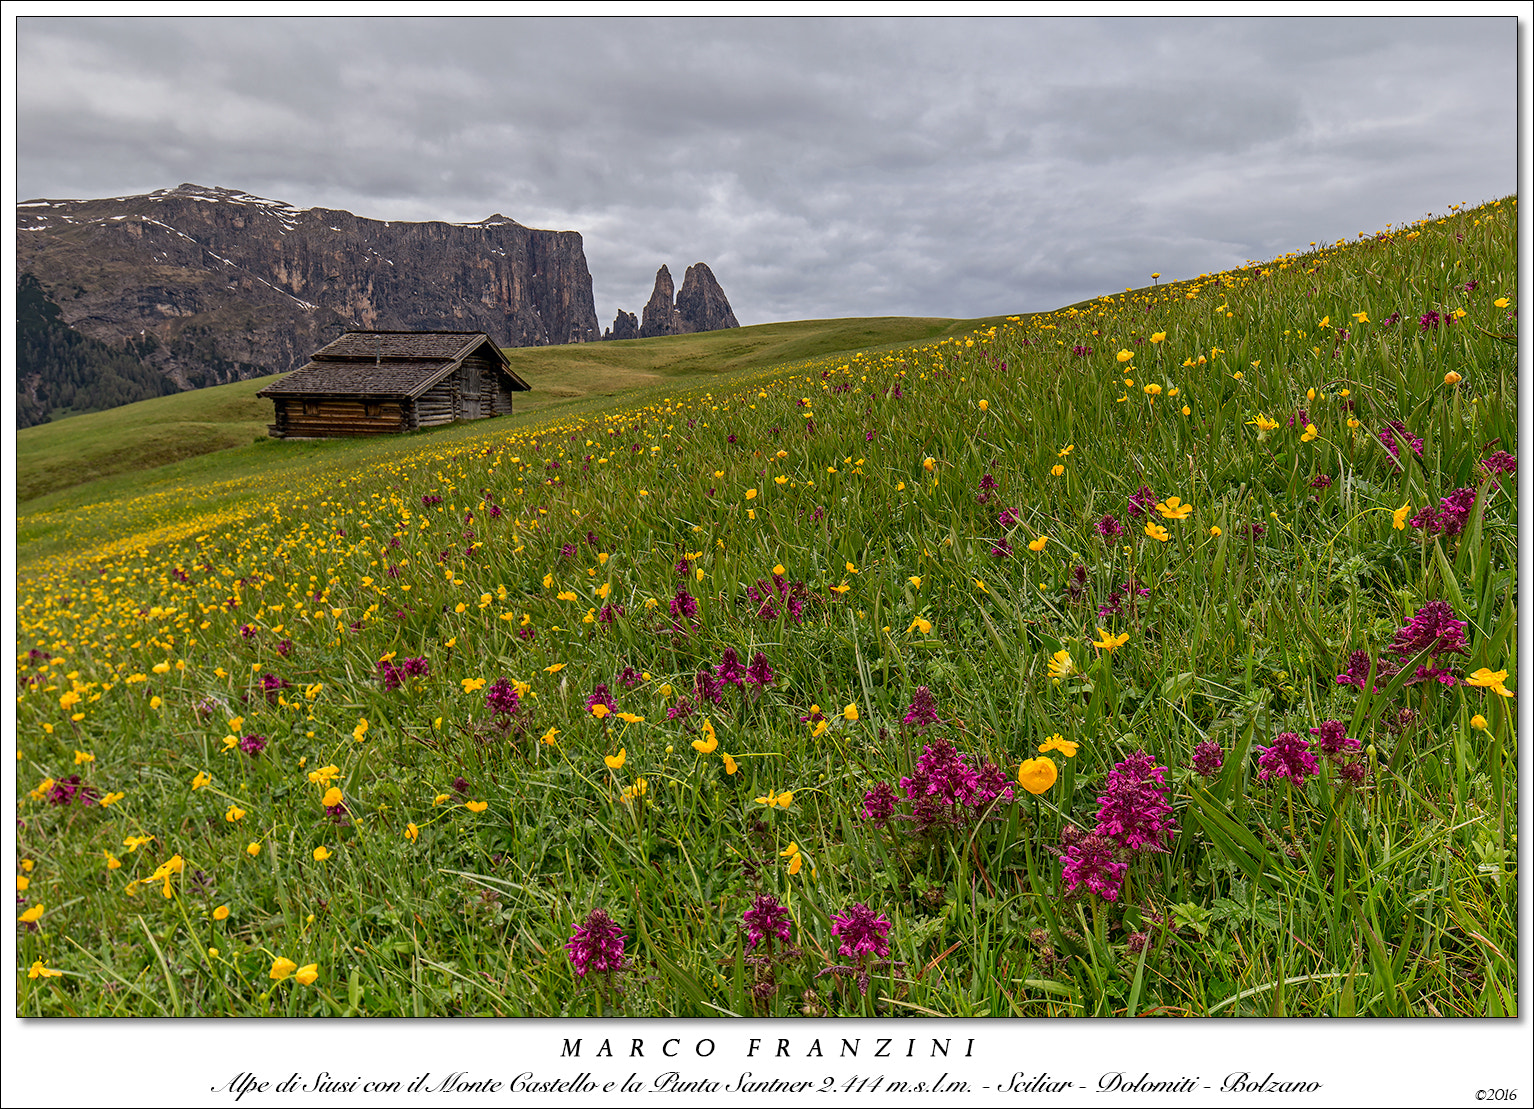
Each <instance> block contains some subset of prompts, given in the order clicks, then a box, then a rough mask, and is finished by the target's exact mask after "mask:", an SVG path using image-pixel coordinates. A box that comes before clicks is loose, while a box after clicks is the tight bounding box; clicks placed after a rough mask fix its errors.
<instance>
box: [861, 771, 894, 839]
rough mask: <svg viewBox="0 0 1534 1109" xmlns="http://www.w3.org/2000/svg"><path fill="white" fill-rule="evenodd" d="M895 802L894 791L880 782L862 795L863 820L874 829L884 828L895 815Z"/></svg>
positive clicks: (887, 784) (886, 783) (888, 785)
mask: <svg viewBox="0 0 1534 1109" xmlns="http://www.w3.org/2000/svg"><path fill="white" fill-rule="evenodd" d="M895 800H896V798H895V791H894V790H893V789H892V788H890V784H889V783H888V782H880V783H879V784H878V785H876V786H874V788H873V789H871V790H869V791H868V792H867V793H865V794H863V812H862V817H863V819H864V820H867V821H869V822H870V823H871V824H873V826H874V827H875V828H882V827H884V826H885V825H886V824H888V823H889V820H890V817H892V816H894V815H895Z"/></svg>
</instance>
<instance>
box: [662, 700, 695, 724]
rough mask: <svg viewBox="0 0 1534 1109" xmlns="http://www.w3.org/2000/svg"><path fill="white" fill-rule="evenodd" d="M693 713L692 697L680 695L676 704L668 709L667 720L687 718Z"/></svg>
mask: <svg viewBox="0 0 1534 1109" xmlns="http://www.w3.org/2000/svg"><path fill="white" fill-rule="evenodd" d="M691 715H692V698H691V697H678V698H677V699H676V704H674V705H672V706H671V707H670V708H668V709H667V710H666V719H667V720H685V719H687V718H688V717H689V716H691Z"/></svg>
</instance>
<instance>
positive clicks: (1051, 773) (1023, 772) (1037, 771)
mask: <svg viewBox="0 0 1534 1109" xmlns="http://www.w3.org/2000/svg"><path fill="white" fill-rule="evenodd" d="M1059 777H1060V770H1059V768H1058V767H1057V766H1055V763H1054V760H1053V759H1047V758H1042V757H1041V758H1037V759H1024V760H1023V764H1022V765H1021V766H1019V767H1018V768H1017V784H1018V785H1020V786H1022V787H1023V788H1024V789H1026V790H1027V791H1028V792H1029V793H1032V794H1040V793H1044V792H1045V791H1047V790H1048V789H1049V787H1050V786H1052V785H1054V784H1055V782H1056V781H1057V780H1058V779H1059Z"/></svg>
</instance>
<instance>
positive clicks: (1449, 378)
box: [1443, 370, 1465, 385]
mask: <svg viewBox="0 0 1534 1109" xmlns="http://www.w3.org/2000/svg"><path fill="white" fill-rule="evenodd" d="M1464 380H1465V379H1464V378H1463V377H1461V376H1460V375H1459V374H1457V373H1455V372H1454V371H1453V370H1450V371H1449V372H1448V373H1446V374H1444V375H1443V383H1444V384H1445V385H1458V384H1459V383H1460V382H1461V381H1464Z"/></svg>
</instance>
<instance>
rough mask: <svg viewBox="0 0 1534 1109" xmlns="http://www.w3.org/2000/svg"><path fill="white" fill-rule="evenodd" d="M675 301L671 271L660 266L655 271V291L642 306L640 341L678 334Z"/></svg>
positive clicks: (679, 319) (679, 318)
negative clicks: (642, 320)
mask: <svg viewBox="0 0 1534 1109" xmlns="http://www.w3.org/2000/svg"><path fill="white" fill-rule="evenodd" d="M675 299H676V286H674V285H673V284H672V283H671V271H670V270H668V269H667V268H666V267H665V266H664V265H662V266H661V268H660V269H658V270H656V271H655V291H654V292H652V293H651V294H650V302H649V303H648V304H646V305H645V306H644V323H642V324H640V325H639V337H640V338H641V339H653V338H654V337H655V336H657V335H677V334H680V332H679V331H678V329H677V325H678V324H679V323H680V322H681V317H680V316H678V315H677V311H676V304H675V303H673V302H674V301H675Z"/></svg>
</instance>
